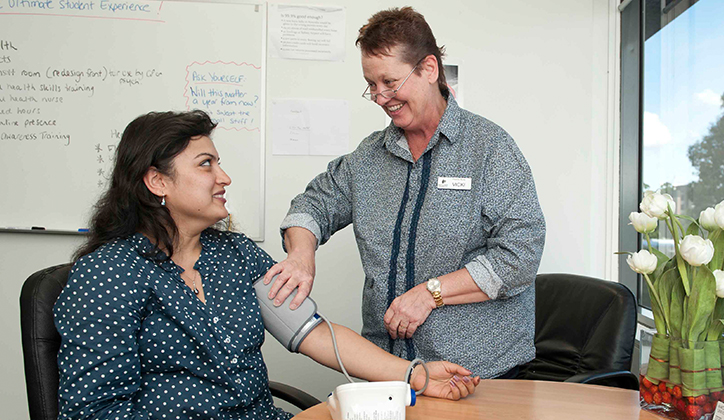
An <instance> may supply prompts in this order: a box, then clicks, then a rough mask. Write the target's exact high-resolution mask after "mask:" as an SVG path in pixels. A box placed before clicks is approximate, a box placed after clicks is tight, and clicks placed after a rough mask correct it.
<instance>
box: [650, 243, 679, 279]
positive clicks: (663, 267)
mask: <svg viewBox="0 0 724 420" xmlns="http://www.w3.org/2000/svg"><path fill="white" fill-rule="evenodd" d="M654 251H656V252H658V254H657V253H656V252H654V255H656V258H658V260H659V262H658V266H657V267H656V270H654V272H653V276H654V278H655V279H659V278H661V274H662V273H665V272H667V271H669V270H670V269H672V268H674V267H676V261H675V260H674V258H671V259H668V258H669V257H667V256H666V254H664V253H662V252H661V251H659V250H657V249H656V248H654ZM659 254H661V255H659ZM662 257H663V258H666V261H664V263H663V264H662V263H661V261H662ZM654 282H656V280H654Z"/></svg>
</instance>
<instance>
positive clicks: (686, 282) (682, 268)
mask: <svg viewBox="0 0 724 420" xmlns="http://www.w3.org/2000/svg"><path fill="white" fill-rule="evenodd" d="M669 214H670V215H671V214H673V212H672V211H671V208H669ZM677 223H678V221H676V222H674V221H673V220H672V221H671V222H670V221H669V220H668V219H667V220H666V226H667V227H668V228H669V230H670V231H671V236H673V237H674V250H675V252H676V268H678V270H679V274H680V275H681V282H682V283H683V284H684V292H686V296H689V294H690V293H691V291H690V290H689V289H690V286H689V276H687V273H686V265H684V259H683V258H682V257H681V254H680V253H679V235H678V234H677V232H676V224H677ZM682 233H683V232H682Z"/></svg>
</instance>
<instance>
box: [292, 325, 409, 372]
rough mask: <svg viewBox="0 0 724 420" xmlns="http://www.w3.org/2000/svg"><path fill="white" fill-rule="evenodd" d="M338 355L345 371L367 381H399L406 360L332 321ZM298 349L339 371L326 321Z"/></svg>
mask: <svg viewBox="0 0 724 420" xmlns="http://www.w3.org/2000/svg"><path fill="white" fill-rule="evenodd" d="M332 325H333V326H334V334H335V337H336V338H337V344H338V347H339V353H340V357H341V358H342V363H344V367H345V369H347V372H348V373H349V374H350V375H351V376H354V377H357V378H362V379H366V380H368V381H402V380H404V376H405V371H406V370H407V366H408V365H409V362H408V361H406V360H403V359H400V358H399V357H396V356H393V355H392V354H390V353H387V352H386V351H384V350H382V349H381V348H379V347H377V346H376V345H374V344H372V343H371V342H369V341H367V340H365V339H364V338H362V337H361V336H360V335H359V334H357V333H356V332H354V331H352V330H350V329H349V328H347V327H344V326H342V325H337V324H332ZM299 351H300V352H301V353H303V354H305V355H307V356H309V357H311V358H312V359H314V360H315V361H316V362H318V363H321V364H323V365H325V366H327V367H330V368H332V369H336V370H338V371H341V369H340V367H339V363H337V358H336V356H335V354H334V347H333V346H332V336H331V334H330V332H329V327H328V326H327V324H326V323H324V322H323V323H322V324H320V325H319V326H317V327H316V328H315V329H314V330H313V331H312V332H311V333H309V335H308V336H307V338H305V339H304V341H302V344H301V345H300V347H299Z"/></svg>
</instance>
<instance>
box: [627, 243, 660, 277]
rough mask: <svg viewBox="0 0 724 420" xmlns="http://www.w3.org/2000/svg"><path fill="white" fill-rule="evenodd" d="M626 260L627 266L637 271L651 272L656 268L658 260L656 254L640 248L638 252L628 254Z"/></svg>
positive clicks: (642, 272) (641, 272)
mask: <svg viewBox="0 0 724 420" xmlns="http://www.w3.org/2000/svg"><path fill="white" fill-rule="evenodd" d="M626 262H627V263H628V266H629V267H631V269H632V270H633V271H635V272H637V273H640V274H651V273H653V272H654V270H656V266H657V265H658V263H659V260H658V259H657V258H656V255H654V254H652V253H650V252H649V251H647V250H645V249H642V250H641V251H639V252H635V253H633V254H631V255H629V256H628V258H627V259H626Z"/></svg>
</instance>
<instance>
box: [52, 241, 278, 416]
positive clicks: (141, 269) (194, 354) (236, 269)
mask: <svg viewBox="0 0 724 420" xmlns="http://www.w3.org/2000/svg"><path fill="white" fill-rule="evenodd" d="M201 245H202V251H201V256H200V257H199V260H198V261H197V262H196V265H195V266H194V268H195V269H196V270H198V271H199V273H200V274H201V276H203V282H204V293H205V297H206V304H204V303H202V302H201V300H199V299H198V297H197V296H196V295H195V294H194V293H193V291H192V290H191V289H190V288H189V287H187V286H186V285H185V284H184V281H183V280H182V279H181V276H180V274H181V272H182V271H183V269H182V268H180V267H179V266H177V265H176V264H175V263H174V262H173V261H171V260H170V259H166V258H165V256H163V257H164V258H157V257H156V258H155V257H150V256H149V255H151V252H152V251H153V245H152V244H151V242H150V241H149V240H148V239H147V238H146V237H145V236H143V235H141V234H136V235H135V236H132V237H130V238H128V239H123V240H117V241H114V242H112V243H108V244H106V245H104V246H102V247H101V248H99V249H98V250H96V251H95V252H93V253H91V254H89V255H86V256H84V257H82V258H81V259H80V260H78V262H76V264H75V265H74V266H73V270H72V271H71V274H70V278H69V280H68V285H67V286H66V287H65V289H64V290H63V292H62V293H61V295H60V297H59V298H58V301H57V302H56V304H55V308H54V314H55V325H56V328H57V329H58V332H59V333H60V335H61V338H62V344H61V347H60V351H59V353H58V367H59V369H60V387H59V403H60V407H59V408H60V416H59V418H60V419H91V418H92V419H98V420H100V419H219V420H221V419H289V418H290V417H291V415H290V414H288V413H286V412H284V411H282V410H280V409H278V408H276V407H274V405H273V401H272V397H271V393H270V392H269V385H268V377H267V369H266V366H265V365H264V361H263V359H262V355H261V345H262V343H263V342H264V326H263V324H262V319H261V315H260V313H259V305H258V303H257V301H256V294H255V293H254V290H253V288H252V286H251V284H252V281H253V280H255V279H256V278H258V277H259V276H261V275H262V274H264V273H265V272H266V271H267V270H268V269H269V267H271V265H272V264H273V261H272V259H271V258H270V257H269V255H267V254H266V253H265V252H264V251H263V250H261V249H260V248H259V247H257V246H256V244H254V242H253V241H251V240H249V239H248V238H247V237H245V236H244V235H240V234H233V233H221V232H218V231H215V230H212V229H208V230H206V231H204V232H203V233H202V235H201Z"/></svg>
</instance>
